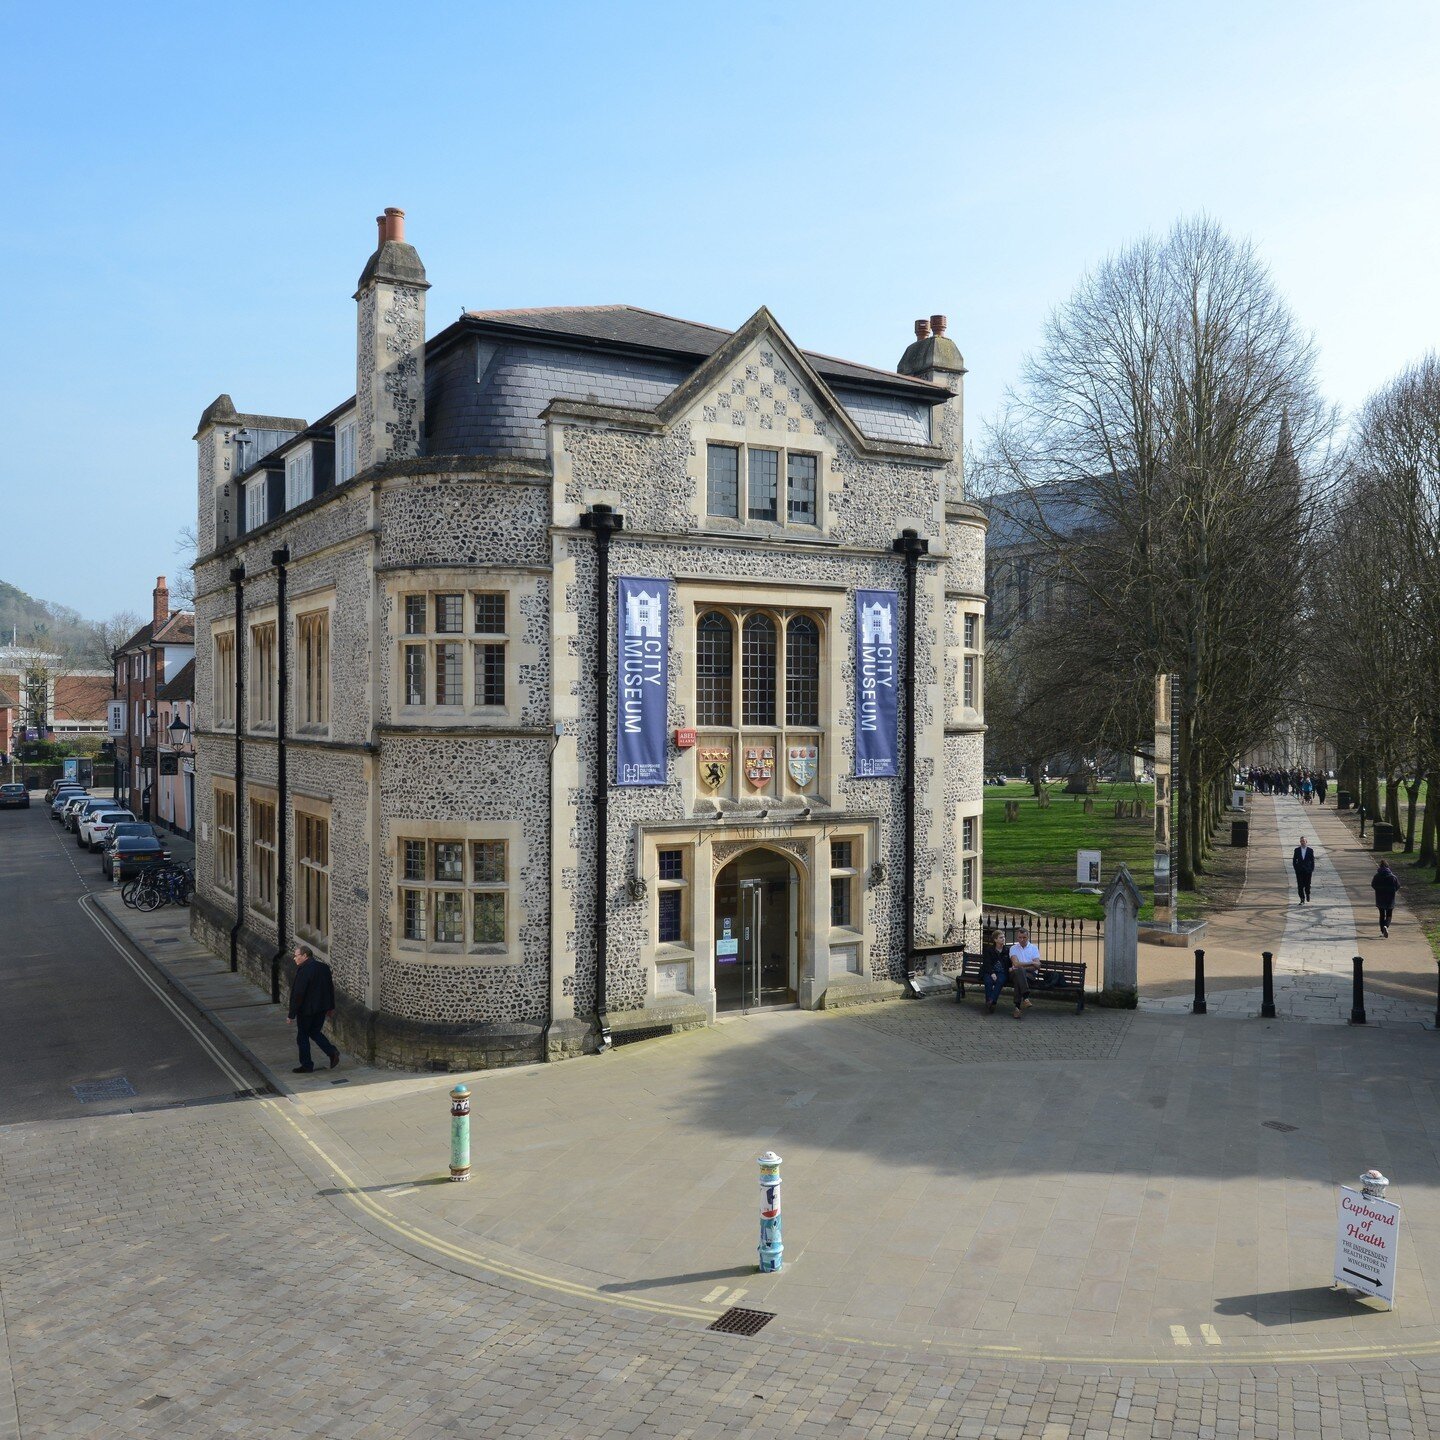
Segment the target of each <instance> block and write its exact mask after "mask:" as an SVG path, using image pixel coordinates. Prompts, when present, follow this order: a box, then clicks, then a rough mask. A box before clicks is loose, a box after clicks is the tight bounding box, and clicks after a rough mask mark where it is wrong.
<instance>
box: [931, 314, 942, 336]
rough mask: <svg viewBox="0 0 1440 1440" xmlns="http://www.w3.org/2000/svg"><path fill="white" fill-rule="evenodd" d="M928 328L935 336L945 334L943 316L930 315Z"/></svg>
mask: <svg viewBox="0 0 1440 1440" xmlns="http://www.w3.org/2000/svg"><path fill="white" fill-rule="evenodd" d="M930 328H931V329H932V330H933V331H934V332H935V334H936V335H943V334H944V333H945V317H944V316H943V315H932V316H931V317H930Z"/></svg>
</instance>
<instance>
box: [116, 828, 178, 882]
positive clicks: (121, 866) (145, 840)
mask: <svg viewBox="0 0 1440 1440" xmlns="http://www.w3.org/2000/svg"><path fill="white" fill-rule="evenodd" d="M169 858H170V856H169V852H168V851H167V850H166V849H165V847H164V846H163V845H162V844H161V843H160V842H159V841H158V840H157V839H156V838H155V837H154V836H153V835H117V836H115V838H114V839H113V840H111V842H110V843H109V844H108V845H107V846H106V847H105V858H104V859H103V860H102V861H101V866H102V867H103V869H104V871H105V878H106V879H107V880H116V879H119V880H130V879H133V878H134V877H135V876H136V875H138V874H139V873H140V871H142V870H143V869H144V868H145V867H146V866H147V865H153V864H155V863H156V861H159V860H168V859H169Z"/></svg>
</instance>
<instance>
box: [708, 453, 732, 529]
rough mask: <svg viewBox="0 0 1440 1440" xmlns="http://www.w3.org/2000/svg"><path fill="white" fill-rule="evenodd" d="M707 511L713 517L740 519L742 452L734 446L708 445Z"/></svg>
mask: <svg viewBox="0 0 1440 1440" xmlns="http://www.w3.org/2000/svg"><path fill="white" fill-rule="evenodd" d="M705 457H706V458H705V465H706V502H705V505H706V509H707V510H708V511H709V512H710V514H712V515H724V516H727V517H728V518H730V519H732V520H738V519H739V518H740V452H739V450H737V449H736V448H735V446H733V445H707V446H706V447H705Z"/></svg>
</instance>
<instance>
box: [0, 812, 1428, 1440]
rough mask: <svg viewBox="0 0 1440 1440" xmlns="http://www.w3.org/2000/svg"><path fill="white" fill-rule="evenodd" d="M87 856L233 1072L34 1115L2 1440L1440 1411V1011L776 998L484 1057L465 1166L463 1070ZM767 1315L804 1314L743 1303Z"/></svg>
mask: <svg viewBox="0 0 1440 1440" xmlns="http://www.w3.org/2000/svg"><path fill="white" fill-rule="evenodd" d="M1305 818H1306V820H1307V822H1308V821H1309V820H1310V816H1308V815H1307V816H1306V817H1305ZM41 823H42V824H43V823H44V822H41ZM1336 823H1337V824H1338V822H1336ZM1282 830H1283V816H1282V825H1281V826H1280V827H1277V829H1276V832H1275V835H1276V838H1275V842H1274V843H1275V844H1276V845H1279V844H1280V843H1282V841H1283V840H1284V839H1285V835H1284V834H1282ZM38 833H39V837H40V840H41V841H44V842H45V843H53V844H57V845H58V844H59V843H60V842H59V841H58V840H55V841H51V840H50V837H49V835H48V832H46V831H43V830H42V831H39V832H38ZM1307 833H1309V831H1308V830H1307ZM1326 843H1327V844H1328V845H1329V846H1330V849H1331V851H1332V852H1335V851H1338V848H1339V845H1340V843H1341V842H1340V841H1339V840H1338V839H1337V838H1336V837H1330V838H1329V839H1328V840H1327V841H1326ZM70 848H71V850H72V851H73V847H70ZM1317 848H1318V847H1317ZM1287 853H1288V852H1287ZM1263 859H1264V855H1263V852H1262V850H1261V849H1260V848H1259V847H1257V849H1256V851H1255V853H1254V855H1252V866H1256V865H1258V864H1259V863H1260V862H1261V861H1262V860H1263ZM1340 860H1341V865H1342V867H1343V865H1344V864H1345V863H1346V862H1345V858H1344V856H1343V855H1342V856H1340ZM1332 863H1333V854H1332ZM67 873H68V872H67ZM1337 873H1338V872H1337ZM74 877H75V879H74V880H73V881H72V882H69V883H70V884H71V890H72V892H73V893H71V894H70V895H69V897H68V898H67V899H66V900H65V901H64V903H65V904H66V905H68V907H69V909H70V911H72V912H73V914H74V917H75V922H76V928H75V929H74V930H73V931H67V932H66V939H65V943H66V944H67V945H70V946H72V947H73V946H78V945H80V944H82V941H81V939H80V937H81V936H82V935H87V934H88V936H89V937H92V938H93V953H90V954H88V956H87V963H92V964H93V965H94V966H96V967H97V968H103V967H104V966H107V965H115V966H128V965H131V964H133V966H135V967H138V968H139V970H140V971H143V972H144V973H145V974H149V975H151V976H152V977H153V979H154V983H155V985H156V986H157V987H159V988H160V989H161V990H162V991H163V992H164V993H165V994H167V995H169V996H170V998H171V1000H172V1001H173V1002H174V1004H175V1005H176V1006H178V1007H179V1008H180V1009H181V1010H182V1011H185V1012H186V1013H191V1014H192V1021H191V1023H192V1024H193V1025H195V1026H196V1027H198V1035H199V1037H200V1038H197V1040H196V1042H195V1043H196V1044H209V1045H212V1046H213V1047H214V1051H215V1055H214V1061H215V1068H214V1078H213V1081H212V1082H210V1083H209V1085H208V1087H201V1088H202V1093H201V1095H200V1098H198V1099H195V1100H192V1101H176V1100H174V1099H172V1098H169V1097H168V1094H167V1098H165V1099H164V1100H155V1101H152V1099H151V1097H150V1096H148V1095H147V1093H146V1090H145V1086H144V1085H141V1084H137V1086H136V1089H137V1090H138V1091H139V1092H140V1093H138V1094H137V1095H136V1096H135V1097H134V1098H131V1099H129V1100H118V1101H114V1102H111V1103H110V1104H109V1105H107V1106H104V1107H101V1108H100V1109H99V1110H90V1111H88V1112H87V1113H85V1114H83V1115H77V1114H76V1113H75V1112H74V1111H70V1112H66V1113H64V1114H62V1115H59V1116H57V1117H56V1118H49V1119H38V1118H27V1119H22V1120H16V1121H14V1122H13V1123H6V1124H0V1302H3V1305H0V1320H3V1323H0V1339H3V1343H4V1346H5V1347H6V1348H5V1351H4V1353H3V1354H0V1437H3V1440H9V1437H10V1436H12V1435H17V1436H22V1437H24V1440H31V1437H35V1436H52V1435H54V1436H62V1435H63V1436H67V1437H69V1436H76V1437H78V1436H96V1437H109V1436H131V1435H134V1436H161V1435H164V1436H196V1437H200V1436H206V1437H208V1436H215V1435H241V1436H250V1435H258V1436H275V1437H287V1440H288V1437H292V1436H293V1437H300V1436H311V1435H325V1436H344V1437H367V1440H369V1437H376V1440H378V1437H381V1436H384V1437H391V1436H415V1437H427V1440H428V1437H440V1436H460V1435H464V1436H499V1437H512V1436H513V1437H522V1436H523V1437H539V1436H547V1437H548V1436H556V1437H564V1436H622V1435H626V1436H628V1435H638V1436H667V1437H692V1440H698V1437H712V1436H714V1437H718V1436H722V1435H723V1436H730V1435H740V1436H772V1435H773V1436H782V1435H783V1436H792V1435H793V1436H802V1437H811V1436H814V1437H819V1436H826V1437H828V1436H837V1437H838V1436H907V1437H908V1436H927V1437H928V1436H933V1437H962V1436H963V1437H970V1436H975V1437H991V1436H995V1437H1015V1440H1023V1437H1030V1436H1037V1437H1041V1440H1060V1437H1063V1436H1093V1437H1099V1436H1110V1435H1115V1436H1126V1437H1132V1436H1133V1437H1140V1436H1165V1437H1169V1436H1187V1437H1188V1436H1195V1437H1199V1436H1222V1435H1240V1436H1255V1437H1265V1440H1269V1437H1280V1436H1290V1435H1321V1436H1338V1437H1346V1440H1348V1437H1351V1436H1355V1437H1360V1436H1368V1435H1376V1434H1396V1435H1400V1434H1405V1435H1410V1434H1414V1435H1430V1434H1432V1433H1434V1434H1440V1325H1437V1319H1436V1315H1435V1312H1434V1309H1433V1300H1434V1298H1435V1297H1440V1153H1437V1139H1440V1094H1437V1087H1436V1083H1435V1076H1436V1056H1435V1051H1434V1046H1435V1045H1436V1043H1437V1036H1436V1035H1435V1033H1434V1032H1433V1031H1432V1030H1427V1029H1425V1028H1423V1027H1422V1025H1421V1024H1420V1023H1418V1022H1417V1023H1414V1024H1411V1025H1402V1026H1391V1027H1365V1028H1363V1029H1362V1028H1355V1027H1346V1026H1344V1025H1333V1024H1319V1023H1307V1024H1300V1023H1294V1022H1293V1021H1287V1020H1284V1019H1281V1020H1276V1021H1272V1022H1261V1021H1258V1020H1253V1019H1250V1018H1244V1017H1238V1016H1237V1017H1230V1016H1227V1015H1225V1014H1223V1013H1215V1012H1213V1011H1212V1013H1211V1014H1209V1015H1207V1016H1204V1017H1196V1016H1190V1015H1175V1014H1167V1013H1164V1012H1158V1013H1157V1012H1152V1011H1148V1010H1144V1009H1142V1010H1140V1011H1115V1010H1103V1009H1099V1008H1097V1007H1094V1006H1092V1007H1089V1008H1087V1010H1086V1012H1085V1013H1084V1014H1083V1015H1080V1016H1077V1015H1075V1014H1074V1012H1073V1010H1072V1009H1071V1007H1069V1006H1063V1005H1051V1004H1047V1003H1045V1002H1039V1003H1037V1004H1036V1005H1035V1007H1034V1009H1033V1010H1032V1011H1031V1012H1030V1013H1029V1014H1028V1015H1027V1017H1026V1019H1025V1020H1024V1021H1023V1022H1019V1023H1017V1022H1015V1021H1013V1020H1011V1019H1010V1018H1009V1017H1008V1015H1006V1014H1005V1013H1004V1012H1003V1011H1002V1012H1000V1013H998V1014H997V1015H995V1016H992V1017H987V1016H986V1015H984V1013H983V1008H982V1007H981V1006H980V1005H979V1004H978V1003H973V1002H972V1003H967V1004H965V1005H956V1004H954V1003H952V1002H950V1001H948V1000H942V999H930V1000H926V1001H923V1002H914V1003H893V1004H886V1005H879V1006H874V1007H870V1008H866V1009H861V1010H856V1011H851V1012H841V1013H829V1014H807V1013H801V1012H797V1011H781V1012H772V1013H767V1014H761V1015H756V1016H751V1017H747V1018H743V1019H737V1020H734V1021H730V1022H727V1023H725V1024H722V1025H719V1026H716V1027H714V1028H713V1029H710V1030H704V1031H697V1032H691V1033H688V1034H684V1035H679V1036H674V1037H670V1038H667V1039H662V1040H656V1041H651V1042H646V1043H642V1044H637V1045H634V1046H627V1047H624V1048H621V1049H619V1050H616V1051H614V1052H612V1053H610V1054H608V1055H604V1056H595V1057H588V1058H585V1059H582V1060H577V1061H573V1062H569V1063H566V1064H561V1065H553V1066H535V1067H529V1068H525V1069H519V1070H512V1071H507V1072H499V1073H489V1074H479V1075H471V1076H467V1077H464V1078H465V1079H466V1080H467V1082H468V1083H469V1084H470V1085H471V1087H472V1089H473V1090H474V1095H475V1100H474V1105H473V1116H474V1118H473V1134H472V1148H473V1154H474V1162H475V1173H474V1178H473V1179H472V1180H471V1182H470V1183H469V1184H467V1185H455V1184H451V1183H450V1182H449V1181H448V1179H445V1178H444V1176H445V1171H446V1161H447V1145H448V1126H449V1114H448V1101H447V1091H448V1089H449V1087H450V1085H451V1084H452V1083H453V1082H454V1080H455V1078H456V1077H453V1076H414V1075H398V1074H396V1073H394V1072H384V1071H379V1070H374V1069H368V1068H365V1067H361V1066H352V1065H350V1064H349V1063H348V1062H347V1063H346V1065H345V1066H343V1067H342V1069H341V1070H339V1071H337V1072H335V1073H333V1074H332V1073H330V1072H317V1073H316V1074H315V1075H313V1076H304V1077H296V1076H292V1075H291V1074H290V1073H289V1071H290V1065H291V1064H292V1063H293V1059H292V1055H293V1051H292V1042H291V1037H290V1032H289V1030H288V1028H287V1027H286V1026H285V1025H284V1023H283V1015H282V1014H281V1013H280V1012H277V1010H276V1009H275V1008H273V1007H271V1006H270V1005H269V1004H268V1003H267V1001H266V998H265V997H264V996H263V995H261V994H260V993H259V992H257V991H256V990H254V989H253V988H252V987H250V986H248V985H246V984H245V983H244V982H243V981H240V980H238V979H236V978H235V977H232V976H230V975H229V973H228V971H225V970H223V969H221V968H219V967H218V966H217V964H216V962H215V961H214V959H213V957H211V956H209V955H208V954H205V953H204V952H202V951H200V950H198V949H197V948H196V947H194V946H193V945H191V943H190V941H189V939H188V936H187V935H186V933H185V931H184V928H183V917H180V916H177V915H176V914H175V912H173V911H159V912H156V913H155V914H153V915H150V916H141V915H137V914H136V913H135V912H131V911H125V910H124V909H123V907H120V906H119V905H118V901H117V900H116V899H115V898H114V897H113V896H110V895H106V894H103V893H96V894H89V893H86V892H89V891H95V892H101V891H103V886H99V885H96V884H94V883H93V881H92V880H91V878H90V877H89V867H79V866H77V867H76V868H75V870H74ZM1321 891H1322V880H1321V877H1320V875H1317V881H1316V894H1317V897H1319V896H1320V895H1321ZM1319 908H1320V907H1319V905H1317V907H1316V913H1317V914H1318V913H1319ZM1282 909H1283V907H1282ZM112 915H113V917H114V919H115V920H116V921H119V922H122V923H123V924H124V925H125V927H126V928H127V929H128V930H129V932H130V933H131V934H132V935H133V938H134V942H135V947H136V948H134V949H130V948H129V947H128V946H127V945H126V943H125V942H124V941H123V940H121V939H120V938H119V936H118V935H116V934H115V933H114V931H113V929H112V931H111V933H112V937H113V941H114V943H113V944H112V943H111V941H110V940H107V939H106V938H105V936H104V935H103V934H102V931H101V929H100V927H101V926H102V925H103V926H107V927H109V926H111V919H110V918H109V917H110V916H112ZM1360 918H1361V923H1362V924H1363V923H1364V916H1363V915H1362V916H1361V917H1360ZM1400 918H1401V919H1402V921H1403V922H1404V923H1406V924H1409V923H1413V922H1410V921H1409V920H1408V917H1400ZM1354 923H1355V918H1354V917H1352V918H1351V924H1352V925H1353V924H1354ZM1398 928H1400V927H1397V929H1398ZM1279 933H1280V934H1282V935H1284V936H1285V937H1286V938H1285V943H1286V944H1287V945H1288V944H1289V943H1290V939H1291V937H1290V936H1289V933H1288V922H1287V923H1286V924H1285V926H1284V928H1281V929H1280V931H1279ZM1297 934H1299V935H1300V936H1301V939H1302V941H1303V932H1297ZM83 943H91V942H89V941H87V942H83ZM1346 943H1348V940H1347V942H1346ZM117 946H118V947H120V948H118V949H117V948H116V947H117ZM122 951H124V952H126V953H124V954H122ZM1288 953H1290V952H1288V951H1287V954H1288ZM127 955H128V958H127ZM142 955H143V956H148V957H149V958H148V959H145V958H142ZM1147 955H1148V952H1147ZM1142 963H1143V962H1142ZM1317 973H1319V972H1317ZM1240 978H1243V976H1242V977H1240ZM137 983H138V982H137ZM172 987H173V988H172ZM1162 988H1163V987H1162ZM1223 988H1224V987H1222V989H1223ZM1235 988H1237V989H1238V988H1239V987H1235ZM1402 993H1403V992H1402ZM186 994H188V995H190V996H193V997H194V999H195V1001H196V1002H197V1004H198V1006H199V1007H201V1009H202V1010H203V1011H204V1012H205V1014H206V1015H208V1017H209V1018H208V1019H207V1018H199V1017H198V1016H194V1015H193V1012H191V1011H190V1008H189V1006H188V1005H187V1004H186V1003H185V996H186ZM157 1003H159V1002H158V1001H157ZM1416 1003H1418V1000H1417V1002H1416ZM167 1023H169V1022H168V1021H167ZM227 1035H229V1036H231V1037H233V1042H234V1043H233V1046H232V1045H231V1044H229V1043H227V1041H226V1036H227ZM96 1078H97V1079H103V1078H104V1077H103V1075H99V1074H97V1076H96ZM291 1082H298V1083H297V1084H294V1085H293V1086H292V1083H291ZM155 1083H156V1084H157V1085H158V1083H159V1081H158V1079H157V1080H156V1081H155ZM267 1085H268V1087H269V1089H270V1090H271V1091H272V1092H273V1093H263V1092H264V1090H265V1088H266V1086H267ZM256 1090H260V1091H261V1092H262V1093H259V1094H256V1093H254V1092H255V1091H256ZM152 1104H154V1105H155V1107H156V1108H151V1105H152ZM26 1113H27V1115H28V1114H29V1113H30V1112H28V1111H27V1112H26ZM767 1148H773V1149H775V1150H777V1151H778V1152H779V1153H780V1154H781V1155H783V1156H784V1161H785V1164H784V1172H783V1173H784V1177H785V1179H784V1215H785V1242H786V1262H787V1263H786V1268H785V1269H784V1271H782V1272H781V1273H780V1274H779V1275H774V1276H761V1275H759V1274H758V1273H757V1272H756V1270H755V1245H756V1239H757V1233H756V1232H757V1228H758V1227H757V1215H756V1212H757V1201H758V1186H757V1184H756V1175H757V1171H756V1167H755V1164H754V1159H755V1156H756V1155H758V1154H759V1153H760V1152H761V1151H763V1150H765V1149H767ZM1370 1165H1375V1166H1378V1167H1379V1168H1381V1169H1382V1170H1384V1171H1385V1172H1386V1173H1387V1174H1389V1175H1390V1176H1391V1177H1392V1179H1393V1181H1394V1186H1393V1189H1392V1192H1391V1197H1392V1198H1393V1199H1396V1200H1397V1201H1399V1203H1400V1204H1401V1205H1402V1206H1403V1207H1404V1214H1405V1221H1404V1225H1405V1228H1404V1232H1403V1234H1402V1238H1401V1249H1400V1266H1399V1286H1398V1294H1397V1303H1396V1306H1395V1308H1394V1310H1393V1311H1386V1310H1385V1309H1384V1307H1383V1306H1382V1305H1380V1304H1379V1303H1377V1302H1371V1301H1363V1300H1358V1299H1356V1298H1354V1297H1353V1296H1350V1295H1347V1294H1342V1293H1340V1292H1337V1291H1335V1290H1333V1289H1332V1288H1331V1286H1330V1269H1331V1251H1332V1247H1333V1233H1334V1219H1335V1204H1336V1186H1337V1184H1339V1183H1342V1182H1346V1181H1350V1180H1352V1179H1353V1177H1354V1176H1355V1175H1356V1174H1357V1173H1358V1172H1359V1171H1360V1170H1362V1169H1364V1168H1366V1167H1368V1166H1370ZM734 1305H740V1306H745V1307H755V1308H759V1309H762V1310H766V1311H769V1312H773V1313H774V1315H775V1317H776V1318H775V1319H774V1320H773V1321H771V1322H770V1324H769V1325H768V1326H767V1327H766V1328H765V1329H764V1330H762V1331H761V1332H760V1334H759V1335H757V1336H754V1337H751V1338H744V1337H732V1336H724V1335H719V1334H716V1333H714V1332H711V1331H709V1330H708V1329H707V1328H706V1327H707V1326H708V1325H709V1324H710V1323H711V1322H712V1321H713V1320H714V1319H715V1318H716V1317H717V1316H719V1315H720V1314H722V1313H723V1312H724V1310H725V1309H726V1308H727V1307H730V1306H734ZM7 1407H8V1413H7Z"/></svg>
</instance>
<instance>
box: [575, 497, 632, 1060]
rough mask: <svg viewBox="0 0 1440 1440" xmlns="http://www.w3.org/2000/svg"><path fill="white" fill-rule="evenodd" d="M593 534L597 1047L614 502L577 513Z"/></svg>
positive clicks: (605, 925)
mask: <svg viewBox="0 0 1440 1440" xmlns="http://www.w3.org/2000/svg"><path fill="white" fill-rule="evenodd" d="M580 528H581V529H582V530H593V531H594V532H595V564H596V573H595V693H596V695H597V697H598V701H599V703H598V704H597V705H596V706H595V1025H596V1028H597V1030H598V1032H599V1033H598V1037H597V1042H598V1048H599V1049H600V1050H602V1051H603V1050H608V1049H609V1048H610V1018H609V1013H608V1011H609V997H608V995H607V994H606V983H605V982H606V979H607V978H608V971H609V965H610V866H609V848H610V847H609V840H610V536H611V535H612V534H614V532H615V531H616V530H623V529H624V528H625V517H624V516H623V515H620V514H618V513H617V512H616V511H615V509H614V508H613V507H612V506H609V505H592V506H591V507H590V509H589V510H588V511H586V513H585V514H583V515H582V516H581V517H580Z"/></svg>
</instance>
